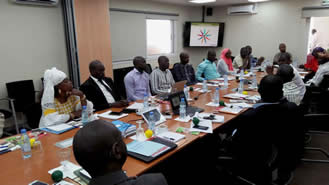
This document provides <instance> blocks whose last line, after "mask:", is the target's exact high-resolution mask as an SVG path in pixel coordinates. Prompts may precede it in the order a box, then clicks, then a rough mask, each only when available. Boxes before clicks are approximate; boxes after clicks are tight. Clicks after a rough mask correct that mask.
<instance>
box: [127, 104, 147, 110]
mask: <svg viewBox="0 0 329 185" xmlns="http://www.w3.org/2000/svg"><path fill="white" fill-rule="evenodd" d="M142 108H144V104H143V103H134V104H132V105H130V106H129V107H127V108H126V109H136V110H139V109H142Z"/></svg>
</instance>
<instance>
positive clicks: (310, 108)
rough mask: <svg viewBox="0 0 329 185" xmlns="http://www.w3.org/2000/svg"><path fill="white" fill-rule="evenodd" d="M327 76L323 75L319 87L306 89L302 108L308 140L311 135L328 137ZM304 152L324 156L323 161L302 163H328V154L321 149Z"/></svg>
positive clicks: (328, 84) (328, 92)
mask: <svg viewBox="0 0 329 185" xmlns="http://www.w3.org/2000/svg"><path fill="white" fill-rule="evenodd" d="M328 88H329V75H325V76H324V78H323V80H322V82H321V83H320V85H319V87H314V86H310V87H308V88H307V91H306V94H305V97H304V100H303V103H302V106H303V107H304V108H303V109H304V112H305V113H304V119H303V120H304V125H305V126H306V129H307V136H308V140H309V141H310V140H311V138H312V135H313V134H320V135H321V134H322V135H329V126H328V120H329V109H328V105H329V90H328ZM304 149H305V150H306V151H317V152H320V153H321V154H323V155H324V157H325V160H324V159H308V158H303V159H302V161H304V162H314V163H329V152H328V151H326V150H324V149H323V148H317V147H305V148H304Z"/></svg>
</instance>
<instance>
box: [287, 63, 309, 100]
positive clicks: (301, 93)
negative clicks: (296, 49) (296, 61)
mask: <svg viewBox="0 0 329 185" xmlns="http://www.w3.org/2000/svg"><path fill="white" fill-rule="evenodd" d="M290 66H291V67H292V68H293V69H294V74H295V76H294V78H293V79H292V81H293V82H294V83H295V84H296V85H297V89H298V91H299V93H298V95H299V98H300V99H301V100H302V99H303V98H304V95H305V92H306V87H305V83H304V81H303V80H302V77H301V76H300V74H299V72H298V70H297V69H296V68H295V67H294V66H293V65H292V64H290Z"/></svg>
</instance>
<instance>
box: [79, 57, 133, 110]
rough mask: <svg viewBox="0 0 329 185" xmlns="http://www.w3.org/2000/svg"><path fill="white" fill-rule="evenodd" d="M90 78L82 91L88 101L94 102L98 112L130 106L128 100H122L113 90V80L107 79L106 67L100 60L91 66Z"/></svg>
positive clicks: (93, 62)
mask: <svg viewBox="0 0 329 185" xmlns="http://www.w3.org/2000/svg"><path fill="white" fill-rule="evenodd" d="M89 71H90V74H91V75H90V77H89V79H88V80H87V81H85V82H84V83H83V84H82V85H81V87H80V90H81V91H82V92H83V93H84V94H85V95H86V97H87V99H88V100H90V101H91V102H93V104H94V108H95V110H96V111H99V110H104V109H107V108H110V107H124V106H127V105H128V102H127V101H126V100H121V96H120V94H119V93H118V92H116V90H115V89H113V86H114V83H113V80H112V79H111V78H109V77H105V74H104V71H105V67H104V65H103V64H102V62H100V61H99V60H94V61H92V62H91V63H90V64H89Z"/></svg>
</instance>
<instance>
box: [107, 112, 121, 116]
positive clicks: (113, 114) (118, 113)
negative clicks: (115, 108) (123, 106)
mask: <svg viewBox="0 0 329 185" xmlns="http://www.w3.org/2000/svg"><path fill="white" fill-rule="evenodd" d="M121 114H122V112H111V113H109V115H112V116H120V115H121Z"/></svg>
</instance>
